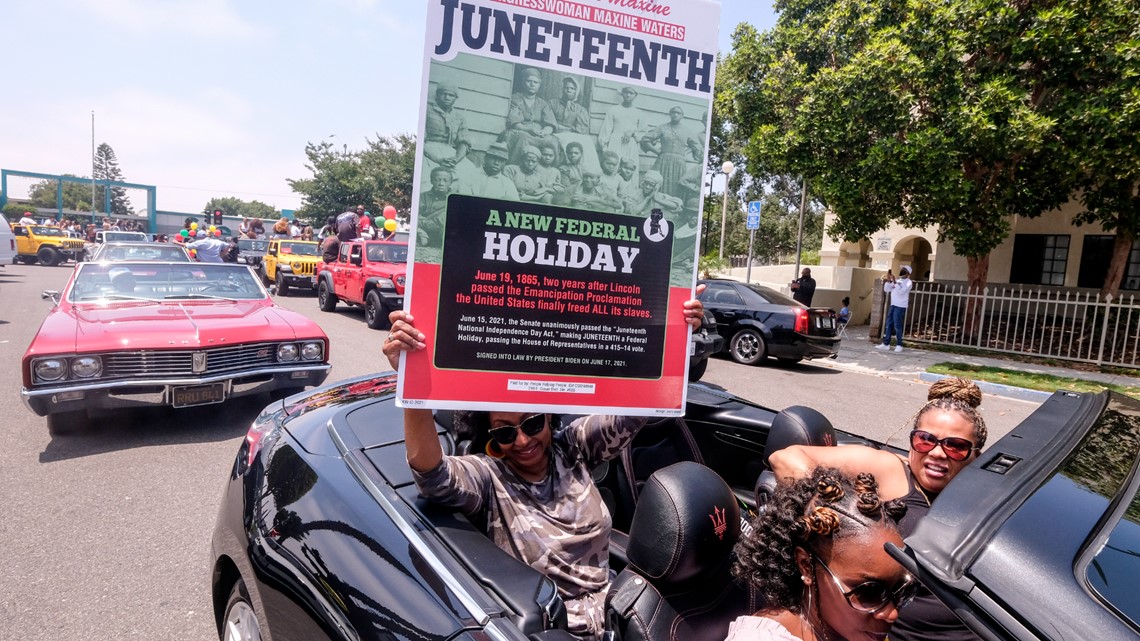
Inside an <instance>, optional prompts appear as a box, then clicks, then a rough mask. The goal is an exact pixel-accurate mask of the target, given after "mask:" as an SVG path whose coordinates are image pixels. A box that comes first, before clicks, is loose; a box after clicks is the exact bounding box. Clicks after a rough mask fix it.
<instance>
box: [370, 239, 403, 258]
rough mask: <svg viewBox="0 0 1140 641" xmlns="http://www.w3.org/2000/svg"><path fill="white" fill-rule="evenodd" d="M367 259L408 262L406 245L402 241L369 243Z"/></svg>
mask: <svg viewBox="0 0 1140 641" xmlns="http://www.w3.org/2000/svg"><path fill="white" fill-rule="evenodd" d="M368 260H370V261H374V262H375V261H383V262H386V263H406V262H408V246H407V245H404V244H402V243H371V244H369V245H368Z"/></svg>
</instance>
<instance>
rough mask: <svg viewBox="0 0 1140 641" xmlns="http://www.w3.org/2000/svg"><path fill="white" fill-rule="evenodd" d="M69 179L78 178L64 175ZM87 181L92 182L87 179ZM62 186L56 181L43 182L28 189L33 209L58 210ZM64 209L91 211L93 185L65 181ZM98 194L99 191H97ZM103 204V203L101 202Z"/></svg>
mask: <svg viewBox="0 0 1140 641" xmlns="http://www.w3.org/2000/svg"><path fill="white" fill-rule="evenodd" d="M63 175H64V176H67V177H69V178H78V176H75V175H73V174H63ZM86 180H88V181H89V180H91V179H90V178H87V179H86ZM59 184H60V182H59V181H55V180H41V181H38V182H36V183H34V184H32V186H31V187H29V188H28V200H30V201H31V205H32V207H39V208H43V209H56V208H57V207H58V202H57V200H56V197H57V195H58V192H57V188H58V185H59ZM62 184H63V208H64V209H65V210H71V211H91V184H90V183H89V182H87V183H79V182H72V181H63V182H62ZM96 193H98V190H96ZM99 202H102V201H99Z"/></svg>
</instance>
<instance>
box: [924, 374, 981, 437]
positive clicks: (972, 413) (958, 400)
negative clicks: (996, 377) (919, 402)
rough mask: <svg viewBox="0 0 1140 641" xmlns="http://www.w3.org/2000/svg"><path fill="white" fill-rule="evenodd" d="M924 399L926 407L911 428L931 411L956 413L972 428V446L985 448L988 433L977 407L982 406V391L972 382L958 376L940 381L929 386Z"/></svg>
mask: <svg viewBox="0 0 1140 641" xmlns="http://www.w3.org/2000/svg"><path fill="white" fill-rule="evenodd" d="M926 399H927V401H926V405H923V406H922V408H921V409H919V410H918V413H917V414H915V416H914V425H913V426H912V428H917V427H918V424H919V422H920V421H922V417H923V416H924V415H925V414H926V413H927V412H930V411H931V410H936V409H937V410H943V411H948V412H949V411H953V412H958V413H959V414H961V415H962V416H963V417H964V418H965V419H966V420H967V421H969V422H970V424H971V425H973V426H974V440H975V441H976V443H974V445H975V446H977V447H978V448H979V449H981V448H982V447H984V446H985V444H986V437H987V436H989V431H988V430H987V429H986V421H985V420H984V419H983V418H982V414H981V412H979V411H978V407H979V406H980V405H981V404H982V390H981V389H980V388H979V387H978V386H977V384H976V383H974V381H971V380H969V379H966V378H962V377H960V376H951V377H948V378H944V379H941V380H939V381H936V382H935V383H934V384H933V385H931V386H930V391H929V392H928V393H927V395H926Z"/></svg>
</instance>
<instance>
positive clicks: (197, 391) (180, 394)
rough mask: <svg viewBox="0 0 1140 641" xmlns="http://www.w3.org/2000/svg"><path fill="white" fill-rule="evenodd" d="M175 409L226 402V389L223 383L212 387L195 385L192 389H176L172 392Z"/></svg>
mask: <svg viewBox="0 0 1140 641" xmlns="http://www.w3.org/2000/svg"><path fill="white" fill-rule="evenodd" d="M171 393H172V397H173V403H172V405H174V407H193V406H195V405H210V404H211V403H221V402H222V401H224V400H226V388H225V384H223V383H214V384H212V385H194V386H192V387H175V388H174V389H172V390H171Z"/></svg>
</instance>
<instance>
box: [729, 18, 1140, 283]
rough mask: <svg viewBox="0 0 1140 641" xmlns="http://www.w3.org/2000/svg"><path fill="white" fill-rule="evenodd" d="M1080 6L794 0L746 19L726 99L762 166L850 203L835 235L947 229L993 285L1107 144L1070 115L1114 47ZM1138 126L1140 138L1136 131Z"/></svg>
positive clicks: (746, 151) (976, 272)
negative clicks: (1009, 252)
mask: <svg viewBox="0 0 1140 641" xmlns="http://www.w3.org/2000/svg"><path fill="white" fill-rule="evenodd" d="M1127 3H1128V0H1080V4H1082V5H1087V6H1088V7H1093V8H1099V7H1102V6H1104V5H1107V4H1115V5H1116V6H1118V7H1125V6H1127ZM1068 7H1069V4H1067V3H1053V2H1038V1H1035V0H944V1H940V2H932V1H930V0H886V1H880V0H875V1H873V2H872V1H871V0H824V1H820V0H782V1H781V2H778V3H777V9H778V10H779V11H780V17H779V21H778V23H777V25H776V27H775V28H773V30H772V31H770V32H767V33H759V32H757V31H756V30H755V29H752V28H751V27H748V26H747V25H743V26H741V27H739V28H738V29H737V31H736V33H735V34H734V37H733V40H734V50H733V52H732V54H731V55H730V56H728V59H727V60H726V63H725V66H724V68H723V69H722V70H721V73H720V74H719V75H720V76H721V77H724V78H725V81H726V82H725V85H726V86H725V90H724V91H723V92H722V94H721V96H719V102H720V107H721V108H722V109H723V110H724V111H726V112H727V113H731V114H732V118H731V120H732V123H733V127H734V131H736V132H741V134H740V135H739V137H740V138H741V139H742V140H743V144H742V148H743V155H744V156H745V158H746V161H747V163H748V165H749V167H750V168H751V169H752V171H753V172H754V173H758V174H760V175H763V174H772V175H779V174H792V175H806V176H808V178H809V180H810V182H811V185H812V191H813V193H815V194H818V195H819V196H820V197H821V199H822V200H823V201H824V202H825V203H826V204H827V205H828V206H829V207H831V208H832V209H833V210H834V211H835V213H836V223H835V225H834V226H833V228H831V229H830V230H828V231H829V233H831V234H832V235H833V236H834V237H836V238H843V239H846V240H849V241H856V240H859V239H861V238H864V237H868V236H870V235H872V234H873V233H874V232H876V231H878V230H880V229H883V228H885V227H886V226H887V225H888V224H889V223H890V222H891V221H897V222H899V223H901V224H903V225H905V226H908V227H916V228H929V227H934V228H936V229H937V230H938V233H939V239H940V240H949V241H952V242H953V244H954V250H955V252H956V253H958V254H959V255H962V256H965V257H966V258H967V262H968V264H969V269H970V282H971V285H973V286H982V285H984V283H985V282H986V277H987V273H986V272H987V269H988V255H989V252H990V251H991V250H992V249H994V248H995V247H996V246H997V245H998V244H1000V243H1001V242H1002V241H1003V240H1004V239H1005V237H1006V236H1007V234H1008V222H1007V221H1008V220H1009V219H1010V217H1012V216H1022V217H1034V216H1037V215H1039V214H1041V213H1042V212H1044V211H1047V210H1049V209H1052V208H1055V207H1058V206H1059V205H1061V204H1063V203H1064V202H1066V201H1067V200H1069V199H1070V197H1071V196H1072V195H1073V194H1074V192H1075V189H1076V188H1077V187H1078V186H1080V185H1081V184H1082V175H1081V173H1080V172H1078V171H1075V170H1074V169H1075V168H1077V167H1078V166H1079V163H1078V162H1077V159H1079V158H1081V157H1082V155H1084V154H1085V152H1086V150H1088V148H1089V147H1090V146H1095V141H1090V140H1088V139H1087V136H1077V135H1075V134H1076V132H1075V131H1074V127H1073V126H1072V124H1071V122H1072V119H1073V118H1074V117H1076V115H1075V114H1074V113H1073V112H1074V110H1078V111H1079V110H1081V109H1086V110H1087V102H1088V100H1089V97H1088V96H1087V95H1086V96H1082V95H1080V94H1081V93H1082V92H1084V91H1085V90H1084V89H1083V88H1082V86H1083V84H1082V81H1081V78H1080V73H1079V72H1080V70H1081V69H1084V70H1085V71H1088V70H1089V67H1090V66H1094V65H1095V64H1096V63H1095V61H1092V62H1090V61H1089V60H1088V59H1087V58H1086V56H1087V54H1088V52H1089V51H1088V50H1089V48H1090V47H1097V46H1102V47H1103V46H1104V45H1105V43H1104V42H1100V41H1098V38H1099V35H1098V34H1099V33H1100V31H1099V30H1098V28H1097V25H1096V24H1095V23H1089V24H1081V25H1077V24H1076V23H1077V22H1079V21H1080V20H1086V19H1090V18H1091V16H1092V14H1093V13H1095V9H1094V10H1092V11H1081V12H1077V15H1073V14H1071V12H1067V11H1068V9H1067V8H1068ZM1122 13H1123V14H1127V13H1128V12H1127V11H1124V10H1123V9H1122ZM1117 17H1118V18H1121V19H1123V18H1124V17H1125V16H1123V15H1120V14H1119V13H1118V14H1117ZM1121 24H1122V25H1124V26H1122V27H1121V28H1122V29H1123V30H1127V27H1126V25H1127V22H1122V23H1121ZM1131 25H1132V26H1131V29H1133V30H1134V29H1135V15H1134V11H1133V22H1132V23H1131ZM1077 26H1079V28H1075V27H1077ZM1114 37H1115V36H1114ZM1134 82H1135V81H1133V85H1132V87H1133V89H1132V92H1133V95H1135V94H1134V92H1135V89H1134V86H1135V84H1134ZM1107 84H1108V85H1111V84H1112V83H1111V82H1108V83H1107ZM1122 90H1123V85H1122V84H1119V83H1118V84H1116V85H1113V86H1111V87H1107V86H1106V88H1105V90H1104V95H1103V96H1102V100H1103V104H1104V105H1106V106H1107V105H1108V104H1110V103H1111V102H1112V99H1113V98H1112V97H1114V96H1115V97H1116V98H1117V100H1116V103H1115V104H1117V105H1119V104H1120V101H1119V100H1118V98H1119V96H1120V93H1121V92H1122ZM1082 104H1084V105H1085V107H1082V106H1081V105H1082ZM1133 104H1135V102H1133ZM1086 113H1087V111H1086ZM1131 117H1132V118H1135V115H1133V116H1131ZM1119 124H1120V123H1115V124H1109V123H1108V122H1104V123H1103V126H1104V128H1105V129H1114V128H1115V127H1116V126H1118V125H1119ZM1125 131H1130V132H1131V136H1132V145H1133V147H1135V143H1136V141H1135V132H1136V128H1135V126H1132V127H1131V129H1126V130H1125ZM1118 134H1121V135H1120V136H1118V137H1127V136H1126V135H1124V134H1123V132H1119V131H1118ZM1121 142H1123V141H1121ZM1112 146H1113V147H1116V148H1117V150H1119V149H1120V147H1122V146H1125V145H1123V144H1117V143H1113V144H1112ZM1102 152H1103V153H1115V152H1108V150H1103V149H1102V150H1101V152H1097V154H1096V155H1097V156H1099V155H1100V153H1102ZM1132 153H1133V154H1135V153H1136V152H1135V150H1134V149H1133V152H1132ZM1133 163H1134V161H1133ZM1133 167H1134V164H1133ZM1133 176H1135V174H1133ZM1091 182H1093V183H1096V184H1102V183H1103V180H1092V181H1091ZM1084 184H1085V185H1088V184H1090V181H1087V180H1085V181H1084Z"/></svg>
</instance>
